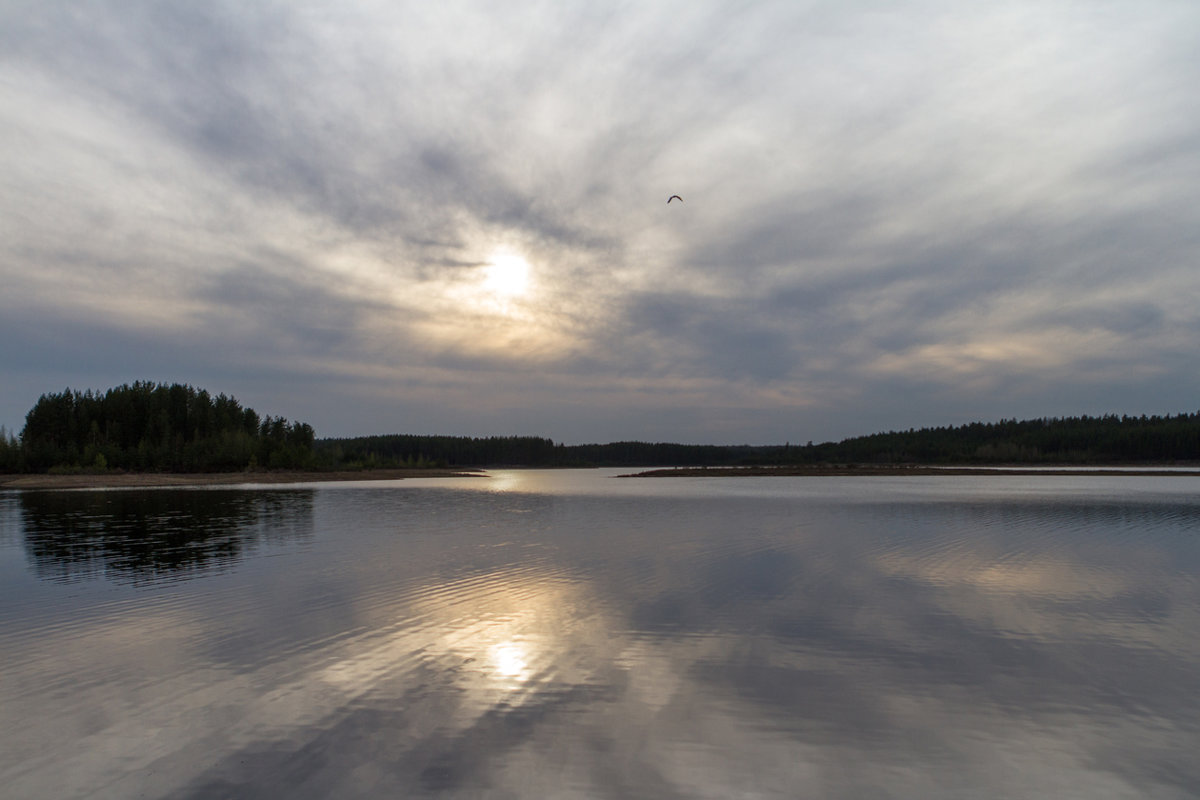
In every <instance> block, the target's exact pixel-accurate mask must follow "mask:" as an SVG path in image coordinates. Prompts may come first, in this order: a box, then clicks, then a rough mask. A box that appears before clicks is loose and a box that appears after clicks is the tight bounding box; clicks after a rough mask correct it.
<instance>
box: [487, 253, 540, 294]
mask: <svg viewBox="0 0 1200 800" xmlns="http://www.w3.org/2000/svg"><path fill="white" fill-rule="evenodd" d="M529 273H530V267H529V262H528V261H526V260H525V258H524V257H523V256H520V255H517V254H516V253H511V252H505V251H501V252H497V253H495V254H494V255H492V257H491V258H490V259H488V262H487V266H486V267H485V268H484V279H483V288H484V289H486V290H487V291H488V292H490V293H492V294H493V295H495V296H498V297H501V298H517V297H521V296H523V295H525V294H527V293H528V292H529V288H530V280H529V277H530V276H529Z"/></svg>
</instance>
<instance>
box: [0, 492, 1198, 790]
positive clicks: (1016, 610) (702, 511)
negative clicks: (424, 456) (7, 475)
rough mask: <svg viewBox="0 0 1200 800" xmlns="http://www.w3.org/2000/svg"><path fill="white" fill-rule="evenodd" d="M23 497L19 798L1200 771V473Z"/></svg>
mask: <svg viewBox="0 0 1200 800" xmlns="http://www.w3.org/2000/svg"><path fill="white" fill-rule="evenodd" d="M616 472H618V471H614V470H609V471H603V470H601V471H597V470H591V471H556V472H540V471H512V472H498V473H494V474H493V476H492V477H490V478H486V479H444V480H434V479H430V480H409V481H402V482H394V483H382V484H381V483H361V484H311V485H304V486H297V487H286V488H281V487H278V486H271V487H239V488H232V489H231V488H221V489H194V490H183V489H158V490H140V491H130V490H113V491H87V492H78V491H76V492H32V491H29V492H7V493H0V664H3V669H2V672H0V722H2V723H3V725H2V726H0V785H3V786H4V787H5V795H6V796H11V797H31V798H32V797H55V798H70V797H113V798H117V797H121V798H125V797H185V798H187V797H191V798H202V797H214V798H215V797H279V796H288V797H314V798H316V797H322V798H324V797H379V796H396V797H421V796H438V797H464V798H465V797H506V798H508V797H538V798H541V797H614V798H617V797H646V798H651V797H653V798H677V797H678V798H683V797H688V798H694V797H712V798H729V797H804V796H812V797H824V798H851V797H854V798H858V797H932V798H943V797H944V798H952V797H953V798H960V797H1029V798H1033V797H1046V796H1054V797H1068V798H1069V797H1079V798H1084V797H1087V798H1095V797H1131V798H1132V797H1159V798H1183V797H1194V796H1196V795H1197V794H1200V767H1198V766H1197V765H1196V759H1195V757H1194V754H1195V753H1196V752H1200V713H1198V712H1200V699H1198V698H1200V602H1198V601H1200V587H1198V581H1197V575H1198V574H1200V543H1198V538H1197V537H1198V533H1200V495H1198V494H1197V490H1198V489H1200V481H1198V480H1197V479H1195V478H1187V477H1178V478H1176V477H1171V478H1139V477H1132V476H1118V477H1104V476H1095V477H1093V476H1056V475H1046V476H1002V477H977V476H958V477H949V476H947V477H932V478H928V477H876V478H869V477H862V478H845V477H837V478H815V477H796V478H782V477H780V478H695V479H693V478H680V479H638V480H633V479H617V478H614V477H612V476H613V475H614V474H615V473H616Z"/></svg>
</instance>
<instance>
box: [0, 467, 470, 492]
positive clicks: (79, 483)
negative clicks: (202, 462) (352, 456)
mask: <svg viewBox="0 0 1200 800" xmlns="http://www.w3.org/2000/svg"><path fill="white" fill-rule="evenodd" d="M482 475H484V473H483V472H482V471H479V470H471V471H468V470H448V469H371V470H339V471H336V472H303V471H293V470H284V471H277V472H204V473H178V472H105V473H96V474H87V473H78V474H70V475H48V474H38V475H0V489H120V488H128V489H140V488H148V487H160V486H231V485H239V484H286V483H316V482H324V481H394V480H402V479H406V478H472V477H480V476H482Z"/></svg>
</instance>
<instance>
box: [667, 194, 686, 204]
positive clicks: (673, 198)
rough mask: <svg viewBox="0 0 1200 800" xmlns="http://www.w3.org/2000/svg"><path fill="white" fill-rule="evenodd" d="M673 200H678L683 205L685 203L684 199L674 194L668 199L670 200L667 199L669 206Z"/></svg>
mask: <svg viewBox="0 0 1200 800" xmlns="http://www.w3.org/2000/svg"><path fill="white" fill-rule="evenodd" d="M672 200H678V201H679V202H681V203H682V202H683V198H682V197H680V196H679V195H677V194H673V195H671V196H670V197H668V198H667V205H671V201H672Z"/></svg>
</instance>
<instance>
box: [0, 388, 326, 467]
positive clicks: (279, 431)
mask: <svg viewBox="0 0 1200 800" xmlns="http://www.w3.org/2000/svg"><path fill="white" fill-rule="evenodd" d="M0 439H3V440H4V444H3V445H2V446H0V466H2V467H4V468H5V469H6V470H8V471H20V472H44V471H47V470H70V469H92V470H97V471H103V470H106V469H124V470H134V471H175V472H224V471H236V470H243V469H254V468H257V467H264V468H291V469H303V468H307V467H311V466H313V463H314V461H313V440H314V432H313V429H312V426H310V425H307V424H305V423H302V422H289V421H288V420H286V419H284V418H283V417H272V416H259V414H258V413H257V412H256V411H254V410H253V409H251V408H244V407H243V406H242V405H241V404H240V403H238V401H237V400H236V399H234V398H233V397H229V396H227V395H224V394H219V395H217V396H215V397H214V396H212V395H211V394H209V393H208V392H207V391H205V390H202V389H200V390H198V389H195V388H193V387H191V386H187V385H183V384H178V383H173V384H170V385H168V384H160V383H150V382H141V381H139V382H136V383H133V384H125V385H123V386H118V387H116V388H114V389H109V390H108V391H106V392H103V393H101V392H93V391H92V390H90V389H89V390H87V391H84V392H80V391H72V390H71V389H69V388H68V389H65V390H64V391H62V392H52V393H49V394H44V395H42V396H41V397H40V398H38V401H37V403H36V404H35V405H34V406H33V408H32V409H31V410H30V411H29V413H28V414H27V415H26V417H25V427H24V429H23V430H22V431H21V437H20V440H19V441H18V440H17V439H16V438H15V437H12V436H11V435H6V436H0Z"/></svg>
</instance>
